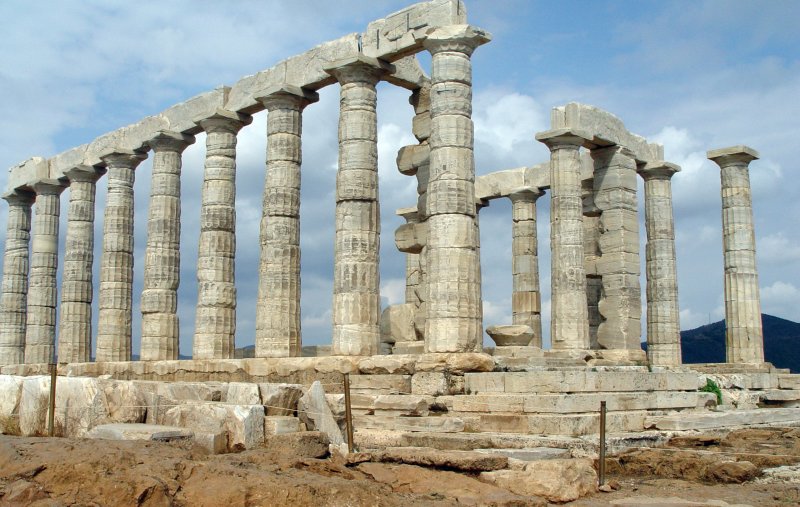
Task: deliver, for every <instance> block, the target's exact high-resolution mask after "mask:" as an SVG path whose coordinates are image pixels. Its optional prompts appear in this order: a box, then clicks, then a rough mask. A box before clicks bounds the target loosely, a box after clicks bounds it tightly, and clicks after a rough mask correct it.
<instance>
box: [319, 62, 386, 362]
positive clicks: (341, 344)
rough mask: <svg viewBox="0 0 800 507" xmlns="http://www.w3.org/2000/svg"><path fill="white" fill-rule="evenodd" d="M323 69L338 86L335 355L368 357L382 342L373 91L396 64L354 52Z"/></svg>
mask: <svg viewBox="0 0 800 507" xmlns="http://www.w3.org/2000/svg"><path fill="white" fill-rule="evenodd" d="M326 71H327V72H328V73H329V74H331V75H332V76H334V77H335V78H336V79H337V81H339V84H340V85H341V89H340V94H341V96H340V109H339V171H338V172H337V174H336V240H335V246H334V258H333V337H332V343H331V347H332V353H333V354H334V355H349V356H370V355H374V354H377V353H378V348H379V344H380V317H381V298H380V275H379V255H380V206H379V203H378V119H377V112H376V107H377V98H378V97H377V90H376V88H375V86H376V85H377V83H378V81H379V80H380V79H381V76H383V75H385V74H387V73H391V72H394V66H392V65H389V64H387V63H384V62H382V61H380V60H377V59H375V58H369V57H366V56H363V55H358V56H356V57H353V58H348V59H346V60H340V61H336V62H332V63H331V64H330V65H328V66H327V67H326Z"/></svg>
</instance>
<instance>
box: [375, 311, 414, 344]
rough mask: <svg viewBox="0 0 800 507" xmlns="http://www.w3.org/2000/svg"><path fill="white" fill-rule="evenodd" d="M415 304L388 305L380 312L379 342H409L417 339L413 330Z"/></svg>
mask: <svg viewBox="0 0 800 507" xmlns="http://www.w3.org/2000/svg"><path fill="white" fill-rule="evenodd" d="M416 312H417V308H416V306H415V305H413V304H410V303H405V304H401V305H389V306H387V307H386V309H385V310H384V311H383V313H381V327H380V329H381V342H382V343H392V344H393V343H395V342H410V341H414V340H416V339H417V335H416V332H415V331H414V316H415V314H416Z"/></svg>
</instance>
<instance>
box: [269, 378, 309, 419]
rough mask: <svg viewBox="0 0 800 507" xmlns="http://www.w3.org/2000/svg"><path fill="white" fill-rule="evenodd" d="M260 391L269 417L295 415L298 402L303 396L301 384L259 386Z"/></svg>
mask: <svg viewBox="0 0 800 507" xmlns="http://www.w3.org/2000/svg"><path fill="white" fill-rule="evenodd" d="M258 389H259V393H260V395H261V404H262V405H264V410H265V411H266V414H267V415H268V416H279V415H283V416H291V415H294V413H295V411H297V402H298V401H299V400H300V397H301V396H303V386H301V385H300V384H258Z"/></svg>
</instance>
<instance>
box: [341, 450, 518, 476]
mask: <svg viewBox="0 0 800 507" xmlns="http://www.w3.org/2000/svg"><path fill="white" fill-rule="evenodd" d="M348 461H350V462H354V463H358V462H362V463H363V462H377V463H405V464H407V465H417V466H424V467H436V468H445V469H449V470H461V471H464V472H486V471H491V470H501V469H503V468H506V467H507V466H508V458H507V457H505V456H499V455H495V456H493V455H491V454H485V453H477V452H470V451H442V450H439V449H434V448H431V447H395V448H388V449H383V450H380V451H372V452H363V453H358V454H356V455H353V456H352V457H351V458H350V459H349V460H348Z"/></svg>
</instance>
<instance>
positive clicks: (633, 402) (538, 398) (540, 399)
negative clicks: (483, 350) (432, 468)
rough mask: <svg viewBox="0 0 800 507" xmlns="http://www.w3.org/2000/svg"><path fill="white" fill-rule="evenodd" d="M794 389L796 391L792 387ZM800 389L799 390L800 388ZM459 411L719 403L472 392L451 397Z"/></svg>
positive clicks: (705, 398) (703, 398) (707, 398)
mask: <svg viewBox="0 0 800 507" xmlns="http://www.w3.org/2000/svg"><path fill="white" fill-rule="evenodd" d="M792 392H794V391H792ZM798 392H800V391H798ZM451 398H452V400H451V405H449V407H452V409H451V410H453V411H456V412H492V413H497V412H510V413H555V414H567V413H581V412H598V411H599V410H600V402H601V401H605V402H606V409H607V410H608V411H609V412H614V411H622V410H667V409H683V408H702V407H705V406H706V404H707V403H712V404H716V396H715V395H714V394H713V393H701V392H684V391H651V392H606V393H578V394H571V395H569V396H564V395H563V394H472V395H460V396H452V397H451Z"/></svg>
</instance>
